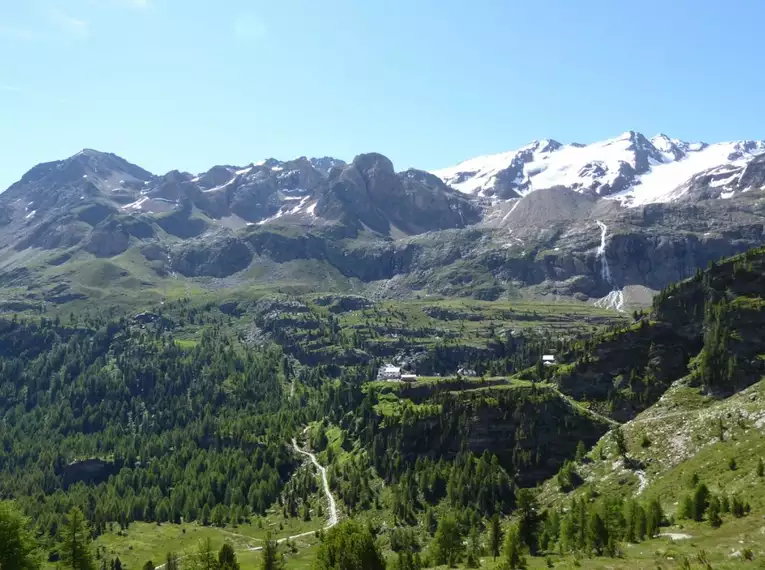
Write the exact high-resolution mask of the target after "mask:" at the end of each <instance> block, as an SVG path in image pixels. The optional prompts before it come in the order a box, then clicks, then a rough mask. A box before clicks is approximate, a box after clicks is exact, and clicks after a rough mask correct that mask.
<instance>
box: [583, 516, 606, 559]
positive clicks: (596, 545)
mask: <svg viewBox="0 0 765 570" xmlns="http://www.w3.org/2000/svg"><path fill="white" fill-rule="evenodd" d="M607 544H608V529H607V528H606V524H605V522H603V518H602V517H601V516H600V515H599V514H598V513H597V512H595V511H594V510H593V511H592V512H591V513H590V518H589V521H588V522H587V546H588V547H589V548H590V550H591V551H593V552H595V553H596V554H597V555H598V556H600V555H601V554H603V550H604V549H605V547H606V545H607Z"/></svg>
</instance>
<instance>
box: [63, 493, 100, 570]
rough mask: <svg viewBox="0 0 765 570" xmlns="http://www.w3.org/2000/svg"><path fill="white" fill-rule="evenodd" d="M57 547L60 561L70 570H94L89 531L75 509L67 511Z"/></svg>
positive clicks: (80, 513) (82, 516)
mask: <svg viewBox="0 0 765 570" xmlns="http://www.w3.org/2000/svg"><path fill="white" fill-rule="evenodd" d="M62 536H63V540H62V541H61V545H60V547H59V553H60V554H61V560H62V561H63V562H64V565H65V567H66V568H70V569H71V570H95V568H96V563H95V560H94V559H93V553H92V552H91V550H90V541H91V539H90V529H89V528H88V523H87V521H86V520H85V516H84V515H83V514H82V511H81V510H80V509H78V508H77V507H75V508H73V509H72V510H71V511H69V514H68V515H67V521H66V525H65V527H64V531H63V533H62Z"/></svg>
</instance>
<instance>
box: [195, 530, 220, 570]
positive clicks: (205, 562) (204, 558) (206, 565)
mask: <svg viewBox="0 0 765 570" xmlns="http://www.w3.org/2000/svg"><path fill="white" fill-rule="evenodd" d="M191 562H192V564H193V567H194V570H217V569H218V560H217V559H216V558H215V552H214V551H213V547H212V541H211V540H210V538H209V537H207V538H206V539H203V540H200V541H199V544H198V545H197V551H196V553H195V554H194V556H193V557H192V560H191Z"/></svg>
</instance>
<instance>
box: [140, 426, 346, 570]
mask: <svg viewBox="0 0 765 570" xmlns="http://www.w3.org/2000/svg"><path fill="white" fill-rule="evenodd" d="M292 447H294V448H295V451H297V452H298V453H299V454H300V455H305V456H306V457H308V458H309V459H310V460H311V463H313V464H314V465H315V466H316V468H317V469H318V470H319V473H320V474H321V485H322V487H323V488H324V494H325V495H326V497H327V502H328V503H329V518H328V520H327V524H326V525H325V526H324V529H325V530H327V529H330V528H332V527H333V526H335V525H336V524H337V523H338V521H339V520H340V517H339V516H338V514H337V502H336V501H335V496H334V495H333V494H332V491H331V490H330V488H329V481H328V480H327V468H326V467H324V466H323V465H322V464H321V463H319V460H318V459H316V456H315V455H314V454H313V453H311V452H310V451H306V450H304V449H300V447H299V446H298V444H297V440H296V439H295V438H292ZM223 532H225V533H226V534H230V535H232V536H236V537H240V538H244V539H247V540H252V541H255V540H257V541H261V542H262V539H260V538H254V537H251V536H245V535H243V534H237V533H235V532H230V531H226V530H223ZM315 533H316V531H315V530H309V531H308V532H301V533H300V534H293V535H292V536H285V537H284V538H280V539H278V540H277V541H276V542H277V544H282V543H284V542H287V541H288V540H296V539H298V538H303V537H306V536H312V535H314V534H315ZM246 550H248V551H250V552H259V551H261V550H263V547H262V546H250V547H248V548H247V549H246ZM183 558H186V556H180V557H178V560H179V561H180V560H182V559H183ZM164 568H165V564H160V565H159V566H156V567H155V568H154V570H164Z"/></svg>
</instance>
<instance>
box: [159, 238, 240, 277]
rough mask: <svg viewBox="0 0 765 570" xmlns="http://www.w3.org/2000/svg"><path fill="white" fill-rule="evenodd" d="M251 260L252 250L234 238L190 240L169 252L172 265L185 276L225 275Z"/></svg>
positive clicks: (236, 270)
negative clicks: (181, 246) (210, 241)
mask: <svg viewBox="0 0 765 570" xmlns="http://www.w3.org/2000/svg"><path fill="white" fill-rule="evenodd" d="M251 261H252V251H250V249H249V248H248V247H247V245H246V244H245V243H244V242H242V241H241V240H238V239H234V238H224V239H220V240H216V241H214V242H212V243H208V242H191V243H190V244H188V245H186V246H184V247H183V248H182V249H179V250H177V251H174V252H173V253H172V254H171V264H172V267H173V268H174V269H175V270H176V271H178V273H180V274H182V275H185V276H187V277H199V276H209V277H226V276H228V275H232V274H234V273H236V272H238V271H241V270H243V269H245V268H246V267H247V266H248V265H249V264H250V262H251Z"/></svg>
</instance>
